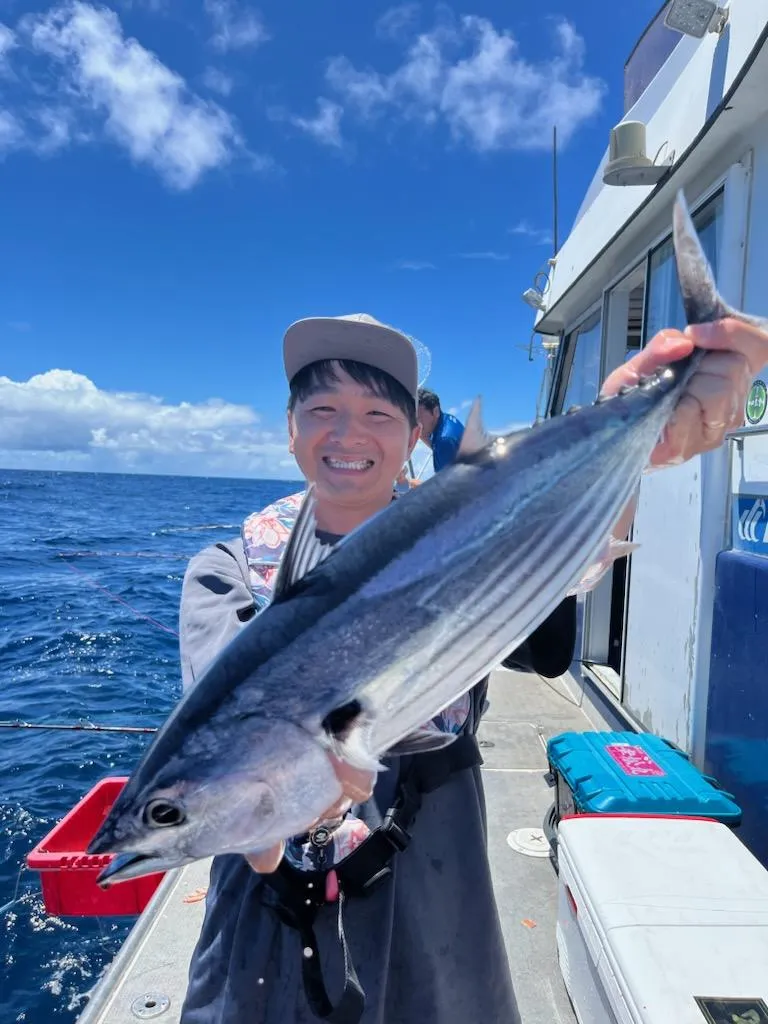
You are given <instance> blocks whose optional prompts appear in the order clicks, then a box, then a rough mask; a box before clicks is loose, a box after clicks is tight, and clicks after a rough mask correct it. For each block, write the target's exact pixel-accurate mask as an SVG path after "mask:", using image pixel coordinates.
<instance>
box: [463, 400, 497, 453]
mask: <svg viewBox="0 0 768 1024" xmlns="http://www.w3.org/2000/svg"><path fill="white" fill-rule="evenodd" d="M492 440H493V438H492V437H491V436H490V434H488V433H486V430H485V427H484V426H483V408H482V401H481V400H480V398H479V397H478V398H476V399H475V400H474V402H473V403H472V408H471V409H470V410H469V416H468V417H467V422H466V425H465V427H464V433H463V435H462V438H461V444H460V445H459V451H458V454H457V458H459V459H461V458H470V457H471V456H472V455H477V453H478V452H481V451H482V450H483V449H484V448H487V447H488V445H489V444H490V443H491V441H492Z"/></svg>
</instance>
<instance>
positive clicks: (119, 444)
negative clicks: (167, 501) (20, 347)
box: [0, 370, 298, 477]
mask: <svg viewBox="0 0 768 1024" xmlns="http://www.w3.org/2000/svg"><path fill="white" fill-rule="evenodd" d="M0 408H2V410H3V416H2V418H0V465H5V466H6V467H10V468H44V467H50V466H58V468H62V467H67V466H68V467H72V468H74V467H77V468H82V469H94V470H110V469H111V470H122V471H125V470H131V471H137V472H139V471H140V472H172V473H192V474H198V475H204V474H233V475H244V476H248V475H254V474H257V475H264V476H278V477H294V476H296V475H297V473H298V471H297V470H296V468H295V465H294V463H293V460H292V459H291V458H290V456H289V455H288V449H287V437H286V435H285V432H284V430H283V431H270V430H268V429H265V428H264V427H262V425H261V423H260V419H259V416H258V415H257V414H256V413H255V412H254V410H253V409H252V408H250V406H246V405H234V404H232V403H229V402H224V401H221V400H220V399H209V400H208V401H206V402H198V403H189V402H181V403H179V404H178V405H173V404H170V403H168V402H165V401H163V400H162V399H161V398H156V397H154V396H152V395H141V394H133V393H128V392H113V391H102V390H101V389H99V388H98V387H97V386H96V385H95V384H94V383H93V381H91V380H89V378H88V377H85V376H83V375H82V374H79V373H74V372H73V371H71V370H49V371H48V372H47V373H42V374H37V375H36V376H33V377H30V379H29V380H27V381H13V380H11V379H10V378H8V377H0Z"/></svg>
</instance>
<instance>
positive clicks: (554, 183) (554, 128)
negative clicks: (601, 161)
mask: <svg viewBox="0 0 768 1024" xmlns="http://www.w3.org/2000/svg"><path fill="white" fill-rule="evenodd" d="M552 193H553V204H552V205H553V211H552V220H553V225H552V245H553V249H552V255H553V256H557V125H553V126H552Z"/></svg>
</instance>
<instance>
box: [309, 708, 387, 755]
mask: <svg viewBox="0 0 768 1024" xmlns="http://www.w3.org/2000/svg"><path fill="white" fill-rule="evenodd" d="M371 724H372V723H371V719H370V717H369V715H368V714H366V712H365V709H364V708H363V706H362V704H361V703H360V701H359V700H351V701H349V702H348V703H347V704H344V705H342V706H341V707H339V708H334V710H333V711H331V712H330V713H329V714H327V715H326V716H325V718H324V719H323V722H322V729H323V731H324V734H325V737H326V740H327V746H328V748H329V749H330V750H331V752H332V753H333V754H335V755H336V757H338V758H339V759H340V760H341V761H344V762H345V763H346V764H348V765H351V766H352V767H353V768H359V769H360V770H361V771H366V772H378V771H381V770H382V769H383V767H384V765H383V764H381V762H380V761H379V760H378V758H377V757H376V756H375V755H374V754H372V753H371V749H370V738H371Z"/></svg>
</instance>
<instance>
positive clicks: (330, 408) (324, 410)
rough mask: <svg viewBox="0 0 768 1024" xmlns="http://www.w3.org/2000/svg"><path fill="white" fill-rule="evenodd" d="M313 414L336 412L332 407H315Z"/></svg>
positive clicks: (313, 407)
mask: <svg viewBox="0 0 768 1024" xmlns="http://www.w3.org/2000/svg"><path fill="white" fill-rule="evenodd" d="M311 411H312V412H334V411H335V410H334V408H333V406H332V405H313V406H312V410H311Z"/></svg>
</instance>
